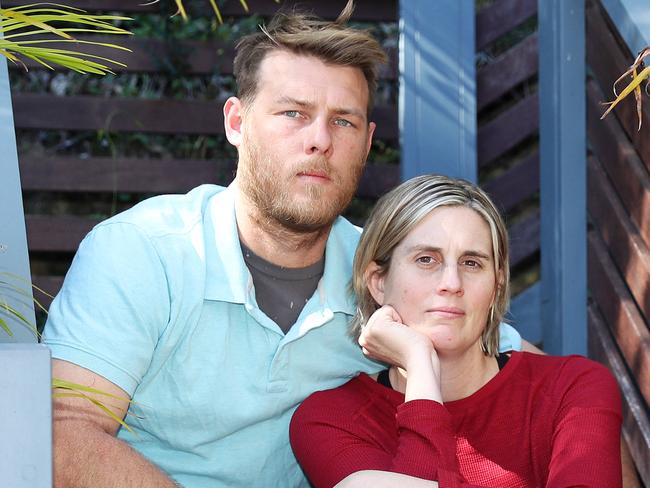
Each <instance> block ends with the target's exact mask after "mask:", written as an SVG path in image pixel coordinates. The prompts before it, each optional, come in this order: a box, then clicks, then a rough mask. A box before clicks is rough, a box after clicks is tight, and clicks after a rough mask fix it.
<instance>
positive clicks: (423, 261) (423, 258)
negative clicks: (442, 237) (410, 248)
mask: <svg viewBox="0 0 650 488" xmlns="http://www.w3.org/2000/svg"><path fill="white" fill-rule="evenodd" d="M416 261H417V262H418V263H420V264H433V263H435V259H434V258H433V256H420V257H419V258H417V260H416Z"/></svg>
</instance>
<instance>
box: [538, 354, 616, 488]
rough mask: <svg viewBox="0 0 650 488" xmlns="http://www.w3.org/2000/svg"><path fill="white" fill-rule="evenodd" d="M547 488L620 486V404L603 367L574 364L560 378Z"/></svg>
mask: <svg viewBox="0 0 650 488" xmlns="http://www.w3.org/2000/svg"><path fill="white" fill-rule="evenodd" d="M557 388H558V390H557V391H556V392H554V394H556V395H561V403H560V408H559V411H558V414H557V416H556V419H555V422H554V429H553V443H552V453H551V461H550V465H549V477H548V481H547V485H546V486H547V488H551V487H552V488H560V487H569V486H588V487H603V488H604V487H618V486H621V483H622V480H621V477H622V475H621V453H620V429H621V398H620V394H619V390H618V385H617V383H616V380H615V379H614V378H613V376H612V374H611V373H610V372H609V371H608V370H607V369H606V368H605V367H603V366H601V365H600V364H598V363H594V362H592V361H589V360H587V359H584V358H579V357H576V358H572V359H571V360H570V361H568V362H567V363H566V365H565V367H564V368H563V371H561V372H560V374H559V375H558V384H557Z"/></svg>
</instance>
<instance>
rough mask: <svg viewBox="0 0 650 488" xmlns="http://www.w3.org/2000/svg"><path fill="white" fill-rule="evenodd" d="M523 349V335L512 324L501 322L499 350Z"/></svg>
mask: <svg viewBox="0 0 650 488" xmlns="http://www.w3.org/2000/svg"><path fill="white" fill-rule="evenodd" d="M507 351H521V335H520V334H519V332H517V330H516V329H515V328H514V327H513V326H512V325H510V324H506V323H505V322H501V323H500V324H499V352H507Z"/></svg>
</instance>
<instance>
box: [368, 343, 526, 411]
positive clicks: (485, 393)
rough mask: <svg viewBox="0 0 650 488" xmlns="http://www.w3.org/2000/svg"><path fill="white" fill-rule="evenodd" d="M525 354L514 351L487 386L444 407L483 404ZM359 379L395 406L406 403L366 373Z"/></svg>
mask: <svg viewBox="0 0 650 488" xmlns="http://www.w3.org/2000/svg"><path fill="white" fill-rule="evenodd" d="M523 354H524V353H522V352H519V351H513V352H512V353H511V355H510V359H509V360H508V362H507V363H506V365H505V366H504V367H503V369H502V370H500V371H499V372H498V373H497V374H496V375H495V376H494V377H493V378H492V379H491V380H490V381H488V382H487V383H486V384H484V385H483V386H482V387H481V388H479V389H478V390H476V391H475V392H474V393H472V394H471V395H470V396H468V397H465V398H461V399H458V400H453V401H449V402H445V403H444V405H445V406H446V407H447V408H452V409H457V408H463V407H465V406H468V405H469V404H473V403H476V402H481V401H483V400H484V399H486V398H488V397H490V396H491V395H494V394H496V393H498V391H499V390H500V389H501V387H502V386H503V384H504V383H506V382H507V381H508V380H509V379H510V377H511V376H512V375H513V374H514V372H515V370H516V369H517V366H518V365H519V363H520V361H521V358H522V357H523ZM357 378H358V379H359V380H360V381H361V382H362V383H363V384H364V385H365V386H366V387H368V388H370V389H372V390H373V394H377V392H378V391H380V392H381V394H382V395H383V396H385V397H386V398H387V399H389V400H390V401H391V402H392V403H394V404H395V405H400V404H402V403H404V394H403V393H401V392H399V391H397V390H393V389H392V388H388V387H386V386H384V385H382V384H380V383H378V382H377V381H375V380H374V379H372V378H371V377H370V376H368V375H367V374H366V373H361V374H360V375H359V376H358V377H357Z"/></svg>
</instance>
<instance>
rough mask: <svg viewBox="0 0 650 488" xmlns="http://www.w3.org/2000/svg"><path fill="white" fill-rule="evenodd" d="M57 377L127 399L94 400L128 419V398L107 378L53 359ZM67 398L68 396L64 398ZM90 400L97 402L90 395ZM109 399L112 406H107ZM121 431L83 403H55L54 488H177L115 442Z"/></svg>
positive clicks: (80, 400) (60, 400)
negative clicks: (126, 416) (118, 432)
mask: <svg viewBox="0 0 650 488" xmlns="http://www.w3.org/2000/svg"><path fill="white" fill-rule="evenodd" d="M52 376H53V377H56V378H61V379H64V380H67V381H71V382H73V383H79V384H82V385H86V386H90V387H92V388H97V389H99V390H102V391H104V392H106V393H110V394H112V395H116V396H119V397H123V398H125V401H119V400H115V399H113V398H108V397H105V396H102V395H95V396H94V397H95V398H97V399H98V400H100V401H102V402H103V403H105V404H110V406H111V409H112V410H113V411H114V412H115V414H116V415H117V417H118V418H124V416H125V415H126V411H127V409H128V402H127V401H126V399H127V398H129V396H128V395H127V393H125V392H124V390H122V389H121V388H119V387H118V386H117V385H115V384H114V383H111V382H110V381H108V380H107V379H105V378H103V377H102V376H100V375H98V374H95V373H93V372H92V371H89V370H87V369H85V368H82V367H81V366H77V365H76V364H73V363H69V362H67V361H61V360H57V359H54V360H53V361H52ZM64 393H65V392H64ZM88 396H93V395H91V394H88ZM107 398H108V400H107ZM119 427H120V424H118V423H117V422H116V421H115V420H113V419H111V418H110V417H108V415H106V414H105V413H104V412H102V411H101V410H100V409H99V408H97V407H96V406H95V405H93V404H92V403H90V402H89V401H88V400H86V399H83V398H74V397H63V398H55V399H54V400H53V437H54V486H55V487H61V488H86V487H88V488H90V487H92V488H118V487H119V488H132V487H133V488H135V487H138V488H145V487H152V488H154V487H155V488H177V486H178V485H176V483H174V482H173V481H172V480H171V479H170V478H169V477H167V475H165V474H164V473H163V472H162V471H161V470H160V469H158V468H157V467H156V466H154V465H153V464H151V463H150V462H149V461H148V460H146V459H145V458H144V457H142V456H141V455H140V454H139V453H138V452H136V451H135V450H133V449H132V448H131V447H130V446H129V445H128V444H126V443H125V442H123V441H121V440H118V439H117V438H116V437H115V436H116V434H117V431H118V429H119Z"/></svg>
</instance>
